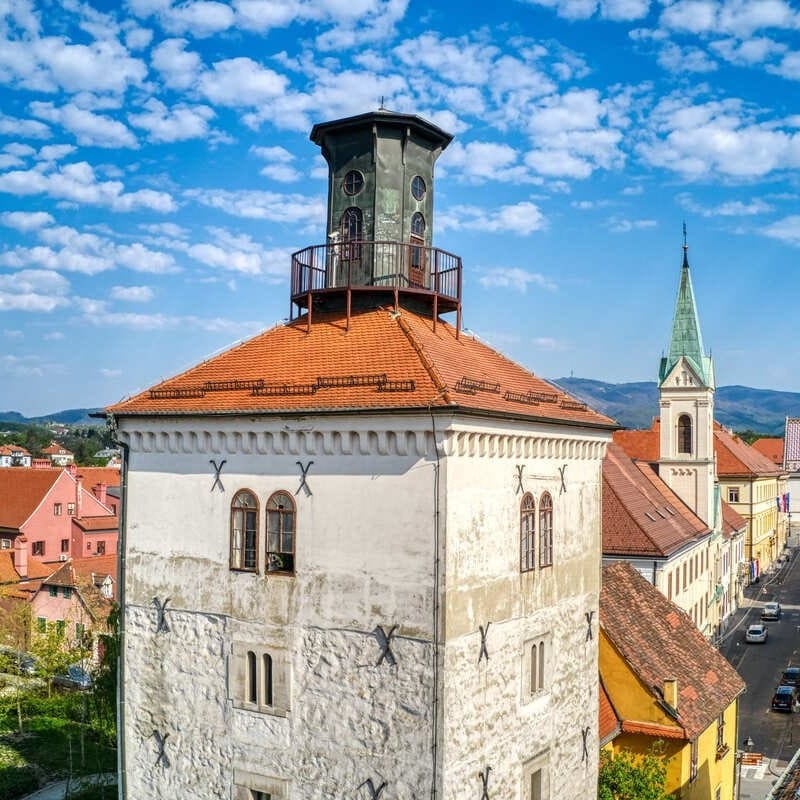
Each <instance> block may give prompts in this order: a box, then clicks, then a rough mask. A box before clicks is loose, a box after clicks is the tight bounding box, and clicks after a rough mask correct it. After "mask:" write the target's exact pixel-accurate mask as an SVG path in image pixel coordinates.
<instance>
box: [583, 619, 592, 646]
mask: <svg viewBox="0 0 800 800" xmlns="http://www.w3.org/2000/svg"><path fill="white" fill-rule="evenodd" d="M583 616H584V617H586V641H587V642H590V641H591V640H592V620H593V619H594V611H587V612H586V613H585V614H584V615H583Z"/></svg>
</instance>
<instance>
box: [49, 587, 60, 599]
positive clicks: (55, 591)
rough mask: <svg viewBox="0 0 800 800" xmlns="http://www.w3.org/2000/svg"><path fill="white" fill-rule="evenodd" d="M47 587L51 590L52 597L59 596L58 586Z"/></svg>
mask: <svg viewBox="0 0 800 800" xmlns="http://www.w3.org/2000/svg"><path fill="white" fill-rule="evenodd" d="M47 589H48V591H49V592H50V597H58V586H48V587H47Z"/></svg>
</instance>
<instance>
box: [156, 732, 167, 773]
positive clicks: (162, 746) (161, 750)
mask: <svg viewBox="0 0 800 800" xmlns="http://www.w3.org/2000/svg"><path fill="white" fill-rule="evenodd" d="M153 736H155V739H156V747H158V755H157V756H156V763H155V765H156V766H158V765H159V764H160V765H161V766H162V767H168V766H169V759H168V758H167V754H166V752H165V751H166V747H167V739H169V734H168V733H164V734H161V733H159V732H158V731H153Z"/></svg>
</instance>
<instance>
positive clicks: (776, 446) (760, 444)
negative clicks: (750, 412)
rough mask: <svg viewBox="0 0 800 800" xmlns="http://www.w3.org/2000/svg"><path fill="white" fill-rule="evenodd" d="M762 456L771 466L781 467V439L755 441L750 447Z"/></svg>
mask: <svg viewBox="0 0 800 800" xmlns="http://www.w3.org/2000/svg"><path fill="white" fill-rule="evenodd" d="M750 446H751V447H752V448H754V449H755V450H758V452H759V453H761V455H762V456H766V457H767V458H768V459H769V460H770V461H771V462H772V463H773V464H777V465H778V466H782V465H783V437H780V438H777V437H770V438H763V439H756V440H755V441H754V442H753V443H752V444H751V445H750Z"/></svg>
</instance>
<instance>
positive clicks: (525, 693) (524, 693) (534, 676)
mask: <svg viewBox="0 0 800 800" xmlns="http://www.w3.org/2000/svg"><path fill="white" fill-rule="evenodd" d="M552 641H553V637H552V636H551V634H550V633H549V632H545V633H541V634H539V635H538V636H532V637H530V638H528V639H526V640H525V642H524V643H523V645H522V656H521V659H520V663H521V666H520V677H521V680H520V696H521V699H522V703H523V705H524V704H526V703H529V702H530V701H531V700H533V699H534V698H536V697H541V696H542V695H545V694H547V692H548V691H549V690H550V684H551V670H552V650H553V647H552Z"/></svg>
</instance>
